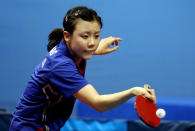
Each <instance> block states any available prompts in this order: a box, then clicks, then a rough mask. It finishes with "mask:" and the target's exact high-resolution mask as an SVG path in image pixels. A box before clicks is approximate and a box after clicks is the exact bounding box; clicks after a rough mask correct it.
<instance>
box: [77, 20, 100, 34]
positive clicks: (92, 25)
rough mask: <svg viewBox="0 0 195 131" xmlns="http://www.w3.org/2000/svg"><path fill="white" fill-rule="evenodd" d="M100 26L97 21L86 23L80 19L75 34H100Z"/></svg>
mask: <svg viewBox="0 0 195 131" xmlns="http://www.w3.org/2000/svg"><path fill="white" fill-rule="evenodd" d="M99 31H100V24H99V23H98V22H97V21H85V20H82V19H79V20H78V21H77V22H76V25H75V30H74V32H83V33H84V32H99Z"/></svg>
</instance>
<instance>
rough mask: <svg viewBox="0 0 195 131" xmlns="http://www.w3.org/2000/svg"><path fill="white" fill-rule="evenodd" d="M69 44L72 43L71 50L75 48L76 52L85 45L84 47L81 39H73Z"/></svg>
mask: <svg viewBox="0 0 195 131" xmlns="http://www.w3.org/2000/svg"><path fill="white" fill-rule="evenodd" d="M71 44H72V48H73V50H75V51H77V52H81V51H82V50H84V49H85V47H86V44H85V42H84V41H82V40H76V41H73V42H72V43H71Z"/></svg>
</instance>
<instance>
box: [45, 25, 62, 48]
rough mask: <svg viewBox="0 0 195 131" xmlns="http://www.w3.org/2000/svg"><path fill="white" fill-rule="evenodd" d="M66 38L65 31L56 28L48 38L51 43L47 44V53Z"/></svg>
mask: <svg viewBox="0 0 195 131" xmlns="http://www.w3.org/2000/svg"><path fill="white" fill-rule="evenodd" d="M63 37H64V34H63V29H62V28H56V29H54V30H53V31H52V32H51V33H50V34H49V36H48V40H49V43H48V44H47V51H50V50H51V49H52V48H53V47H55V46H56V45H57V44H59V43H60V41H61V40H62V38H63Z"/></svg>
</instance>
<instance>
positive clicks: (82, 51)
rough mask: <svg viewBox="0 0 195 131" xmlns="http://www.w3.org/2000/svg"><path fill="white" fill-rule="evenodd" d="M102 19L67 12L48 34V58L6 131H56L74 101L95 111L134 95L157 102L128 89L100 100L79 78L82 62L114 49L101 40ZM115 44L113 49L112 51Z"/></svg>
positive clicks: (148, 92) (88, 12) (148, 93)
mask: <svg viewBox="0 0 195 131" xmlns="http://www.w3.org/2000/svg"><path fill="white" fill-rule="evenodd" d="M101 27H102V21H101V18H100V17H99V16H98V15H97V13H96V12H95V11H94V10H92V9H89V8H87V7H82V6H81V7H75V8H72V9H70V10H69V11H68V12H67V14H66V15H65V17H64V20H63V29H55V30H53V31H52V32H51V33H50V35H49V43H48V46H47V49H48V51H49V52H48V54H47V55H46V57H45V59H44V60H43V61H42V62H41V63H40V64H39V65H38V66H37V67H36V68H35V70H34V72H33V73H32V75H31V79H30V80H29V82H28V84H27V87H26V89H25V91H24V93H23V95H22V97H21V99H20V101H19V103H18V105H17V106H16V110H15V112H14V113H13V120H12V123H11V125H10V131H24V130H25V131H26V130H27V131H31V130H33V131H34V130H35V131H36V130H38V131H41V130H51V131H55V130H60V128H61V127H62V126H63V125H64V124H65V122H66V121H67V119H68V118H69V117H70V115H71V113H72V109H73V106H74V103H75V100H76V99H79V100H80V101H82V102H84V103H86V104H88V105H89V106H91V107H92V108H94V109H95V110H97V111H99V112H105V111H107V110H110V109H112V108H115V107H117V106H119V105H121V104H122V103H124V102H125V101H127V100H128V99H130V98H131V97H133V96H137V95H143V96H144V97H147V98H149V99H151V100H152V101H153V102H154V103H155V102H156V98H155V94H154V90H152V89H144V88H142V87H133V88H130V89H127V90H125V91H122V92H118V93H114V94H107V95H99V94H98V92H97V91H96V90H95V88H94V87H93V86H92V85H91V84H90V83H89V82H88V81H87V80H86V79H85V78H84V74H85V67H86V60H88V59H90V58H91V57H92V55H103V54H107V53H110V52H113V51H115V50H117V49H118V47H119V46H118V41H119V40H121V39H120V38H115V37H108V38H105V39H102V40H101V41H100V29H101ZM112 44H115V46H114V47H111V45H112Z"/></svg>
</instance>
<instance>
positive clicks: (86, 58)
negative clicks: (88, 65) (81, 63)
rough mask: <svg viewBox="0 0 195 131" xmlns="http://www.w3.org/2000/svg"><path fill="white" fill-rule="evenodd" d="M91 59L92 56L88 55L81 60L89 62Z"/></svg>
mask: <svg viewBox="0 0 195 131" xmlns="http://www.w3.org/2000/svg"><path fill="white" fill-rule="evenodd" d="M91 57H92V55H88V56H84V57H83V59H85V60H89V59H91Z"/></svg>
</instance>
